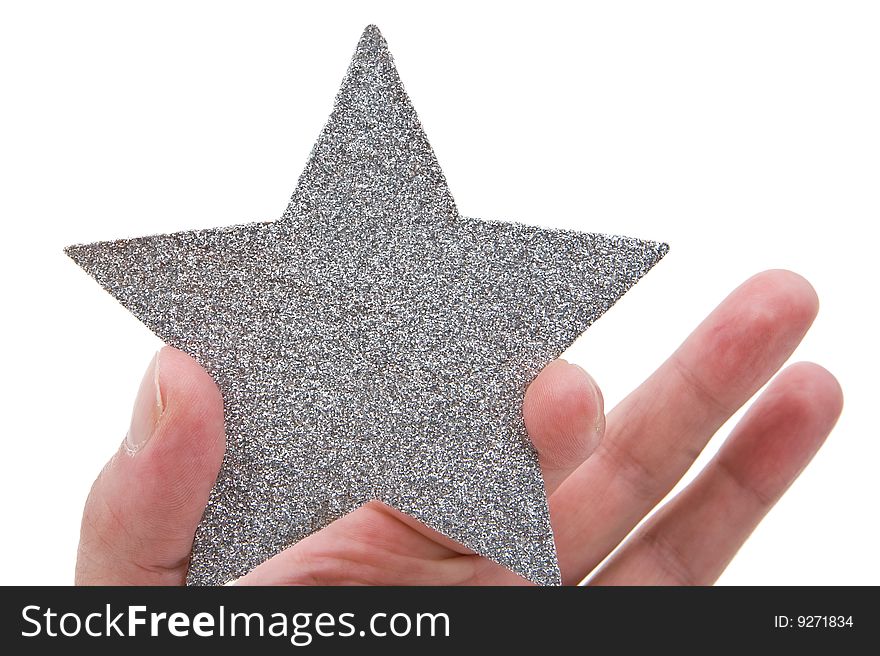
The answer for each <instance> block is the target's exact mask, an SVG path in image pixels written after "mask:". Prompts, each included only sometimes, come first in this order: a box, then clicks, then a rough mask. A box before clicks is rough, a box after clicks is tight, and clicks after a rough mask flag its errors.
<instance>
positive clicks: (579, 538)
mask: <svg viewBox="0 0 880 656" xmlns="http://www.w3.org/2000/svg"><path fill="white" fill-rule="evenodd" d="M817 310H818V299H817V298H816V294H815V292H814V291H813V288H812V287H811V286H810V285H809V283H808V282H807V281H805V280H804V279H803V278H801V277H800V276H797V275H796V274H793V273H790V272H786V271H769V272H766V273H762V274H759V275H757V276H755V277H753V278H751V279H750V280H748V281H747V282H745V283H744V284H743V285H742V286H740V287H739V288H738V289H736V290H735V291H734V292H733V293H732V294H731V295H730V296H729V297H728V298H727V299H726V300H724V302H722V303H721V305H720V306H719V307H718V308H717V309H716V310H715V311H714V312H713V313H712V314H711V315H709V317H708V318H707V319H706V320H705V321H704V322H703V323H702V324H701V325H700V326H699V327H698V328H697V329H696V330H695V331H694V332H693V334H691V336H690V337H688V339H687V340H686V341H685V342H684V343H683V344H682V345H681V346H680V347H679V349H678V350H677V351H676V352H675V353H673V354H672V356H671V357H670V358H669V359H668V360H667V361H666V362H665V363H664V364H663V365H661V367H660V368H659V369H658V370H657V371H656V372H654V374H653V375H652V376H651V377H649V378H648V379H647V380H646V381H645V382H644V383H642V384H641V385H640V386H639V387H638V388H637V389H636V390H635V391H634V392H632V393H631V394H630V395H629V396H628V397H626V398H625V399H624V400H623V401H622V402H621V403H620V404H619V405H618V406H617V407H616V408H614V410H612V411H611V412H610V413H609V414H608V415H607V418H606V416H605V413H604V408H603V402H602V397H601V394H600V393H599V389H598V387H597V386H596V384H595V383H594V382H593V380H592V379H591V378H590V377H589V376H588V375H587V374H586V372H584V371H583V370H582V369H580V368H579V367H576V366H574V365H571V364H568V363H566V362H564V361H562V360H558V361H556V362H553V363H551V364H550V365H549V366H547V367H546V368H545V369H544V371H542V372H541V374H540V375H539V376H538V377H537V378H536V379H535V381H534V382H533V383H532V385H531V386H530V387H529V389H528V392H527V393H526V397H525V402H524V407H523V413H524V416H525V423H526V427H527V428H528V431H529V435H530V436H531V439H532V442H533V443H534V445H535V447H536V448H537V451H538V454H539V457H540V461H541V467H542V470H543V473H544V480H545V483H546V487H547V494H548V497H549V501H550V512H551V518H552V523H553V529H554V532H555V536H556V544H557V548H558V552H559V561H560V566H561V568H562V574H563V579H564V581H565V582H566V583H568V584H576V583H578V582H580V581H581V580H583V579H584V578H585V577H587V576H589V575H591V574H592V578H591V582H592V583H598V584H708V583H712V582H713V581H715V579H717V578H718V576H719V575H720V574H721V572H722V571H723V570H724V568H725V567H726V566H727V564H728V563H729V562H730V560H731V558H733V556H734V554H735V553H736V551H737V550H738V549H739V547H740V545H742V543H743V542H744V541H745V539H746V538H747V537H748V536H749V534H750V533H751V532H752V530H753V529H754V528H755V526H756V525H757V524H758V522H760V521H761V519H762V518H763V517H764V515H765V514H766V513H767V511H768V510H769V509H770V508H771V507H772V506H773V504H774V503H776V501H777V500H778V499H779V498H780V496H782V494H783V493H784V492H785V490H786V489H787V488H788V486H789V485H790V484H791V482H792V481H793V480H794V479H795V478H796V477H797V476H798V474H799V473H800V472H801V470H802V469H803V468H804V467H805V466H806V465H807V463H808V462H809V461H810V459H811V458H812V456H813V454H815V453H816V451H817V450H818V448H819V447H820V446H821V444H822V442H823V441H824V439H825V437H826V436H827V435H828V433H829V432H830V431H831V429H832V427H833V426H834V423H835V421H836V420H837V417H838V415H839V414H840V411H841V407H842V404H843V399H842V395H841V391H840V387H839V386H838V384H837V381H836V380H835V379H834V377H833V376H832V375H831V374H829V373H828V372H827V371H826V370H824V369H822V368H821V367H819V366H818V365H815V364H808V363H800V364H795V365H792V366H790V367H788V368H787V369H785V370H784V371H783V372H782V373H780V374H779V375H778V376H777V377H776V379H775V380H774V381H773V382H772V383H771V384H770V385H769V386H768V388H767V389H766V390H765V391H764V392H763V393H762V394H761V396H760V397H759V398H758V399H757V401H756V402H755V403H754V404H753V405H752V407H751V409H750V410H749V411H748V413H747V414H746V415H745V416H744V417H743V419H742V420H741V421H740V422H739V424H738V425H737V426H736V428H735V429H734V430H733V432H732V434H731V435H730V436H729V437H728V438H727V441H726V442H725V443H724V444H723V446H722V447H721V449H720V450H719V452H718V453H717V454H716V455H715V457H714V458H713V459H712V460H711V461H710V462H709V464H708V465H706V467H705V468H704V469H703V470H702V471H701V472H700V473H699V474H698V476H697V477H696V478H695V479H694V480H693V482H692V483H690V484H689V485H688V486H687V487H686V488H685V489H684V490H683V491H682V492H681V493H680V494H679V495H678V496H676V497H675V498H674V499H672V500H671V501H669V502H668V503H666V504H665V505H664V506H663V507H662V508H661V509H660V510H659V511H658V512H657V513H656V514H654V515H653V516H652V517H651V519H650V520H649V521H647V522H646V523H645V524H644V525H642V526H641V527H640V528H639V529H638V530H637V531H635V532H634V533H632V534H631V532H632V529H633V528H634V527H635V526H636V525H637V524H638V523H639V522H640V520H641V519H642V518H643V517H644V516H645V515H646V514H647V513H648V512H649V511H651V510H652V509H653V508H654V507H655V506H656V505H657V504H658V503H659V502H660V501H661V500H662V499H663V498H664V497H665V496H666V494H667V493H668V492H669V490H670V489H672V487H673V486H674V485H675V484H676V482H677V481H678V480H679V479H680V478H681V476H682V475H683V474H684V473H685V471H686V470H687V469H688V468H689V467H690V465H691V464H692V463H693V461H694V459H695V458H696V457H697V455H698V454H699V452H700V451H701V450H702V449H703V447H704V446H705V444H706V442H707V441H708V440H709V438H710V437H712V435H713V434H714V433H715V432H716V431H717V430H718V428H719V427H720V426H721V425H722V424H723V423H724V422H725V421H726V420H727V419H728V418H729V417H730V416H731V415H732V414H733V413H734V412H735V411H736V410H737V408H739V407H740V406H741V405H743V404H744V403H745V402H746V401H748V400H749V398H750V397H751V396H752V395H753V394H755V392H756V391H757V390H758V389H759V388H760V387H762V386H763V385H764V383H766V382H767V381H768V380H769V379H770V378H771V377H772V376H773V375H774V374H775V373H776V371H777V370H778V369H779V367H780V366H781V365H782V363H783V362H785V360H786V359H787V358H788V357H789V355H791V353H792V351H794V349H795V347H796V346H797V345H798V343H799V342H800V341H801V339H802V338H803V336H804V334H805V333H806V331H807V329H808V328H809V326H810V324H811V323H812V321H813V319H814V317H815V316H816V312H817ZM223 450H224V435H223V404H222V400H221V397H220V393H219V391H218V390H217V387H216V386H215V385H214V383H213V381H212V380H211V379H210V377H209V376H208V374H207V373H205V371H204V370H203V369H201V367H199V365H198V364H196V363H195V361H193V360H192V359H191V358H189V356H187V355H185V354H183V353H182V352H180V351H177V350H174V349H172V348H167V347H166V348H165V349H163V350H162V351H161V352H160V353H159V354H158V355H157V356H156V359H155V360H154V362H153V365H152V366H151V367H150V369H149V370H148V372H147V375H146V376H145V378H144V381H143V383H142V384H141V389H140V391H139V393H138V398H137V401H136V404H135V409H134V413H133V417H132V424H131V428H130V430H129V434H128V436H127V438H126V440H125V442H124V443H123V446H122V447H120V450H119V452H118V453H117V454H116V455H115V456H114V457H113V458H112V459H111V460H110V462H109V463H108V464H107V465H106V466H105V467H104V469H103V471H102V472H101V474H100V475H99V476H98V479H97V480H96V481H95V483H94V485H93V486H92V490H91V493H90V494H89V498H88V501H87V502H86V506H85V512H84V514H83V522H82V532H81V537H80V545H79V552H78V557H77V564H76V582H77V583H80V584H139V585H181V584H183V583H184V581H185V579H186V571H187V566H188V562H189V553H190V549H191V547H192V540H193V535H194V533H195V529H196V525H197V524H198V522H199V520H200V518H201V516H202V511H203V510H204V507H205V504H206V502H207V500H208V494H209V492H210V489H211V487H212V485H213V483H214V480H215V478H216V476H217V472H218V471H219V468H220V463H221V461H222V459H223ZM618 546H620V549H619V550H618V551H617V553H616V554H615V555H614V557H613V558H612V559H610V560H609V561H608V562H606V563H605V564H603V565H602V566H601V567H600V568H599V569H598V570H596V567H597V566H598V564H599V563H600V562H602V561H603V560H604V559H605V557H606V556H607V555H608V554H609V553H611V551H613V550H614V549H616V548H617V547H618ZM237 583H238V584H264V585H266V584H324V585H332V584H351V583H363V584H370V585H407V584H431V585H457V584H506V583H511V584H517V583H525V581H524V580H523V579H522V578H520V577H518V576H517V575H515V574H513V573H512V572H510V571H508V570H506V569H505V568H503V567H501V566H500V565H497V564H495V563H493V562H491V561H489V560H486V559H484V558H481V557H479V556H476V555H474V554H472V553H470V552H468V551H467V550H466V549H464V548H463V547H461V546H460V545H458V544H456V543H454V542H452V541H450V540H449V539H447V538H445V537H444V536H442V535H440V534H438V533H436V532H435V531H433V530H432V529H429V528H427V527H426V526H424V525H422V524H420V523H418V522H417V521H415V520H414V519H411V518H409V517H407V516H405V515H403V514H401V513H399V512H397V511H395V510H393V509H391V508H389V507H387V506H384V505H382V504H380V503H378V502H370V503H368V504H366V505H365V506H362V507H361V508H359V509H358V510H356V511H354V512H352V513H350V514H348V515H346V516H345V517H343V518H341V519H339V520H337V521H335V522H333V523H332V524H330V525H329V526H327V527H326V528H324V529H323V530H321V531H319V532H317V533H315V534H313V535H311V536H310V537H308V538H306V539H304V540H302V541H301V542H299V543H297V544H295V545H294V546H292V547H290V548H289V549H287V550H285V551H284V552H282V553H280V554H278V555H277V556H275V557H274V558H272V559H270V560H268V561H266V562H265V563H263V564H262V565H260V566H258V567H257V568H256V569H254V570H253V571H252V572H250V573H249V574H247V575H246V576H244V577H242V578H241V579H239V580H238V582H237Z"/></svg>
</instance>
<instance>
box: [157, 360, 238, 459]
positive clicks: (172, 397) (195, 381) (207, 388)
mask: <svg viewBox="0 0 880 656" xmlns="http://www.w3.org/2000/svg"><path fill="white" fill-rule="evenodd" d="M157 363H158V378H157V381H158V385H159V390H160V394H161V398H162V404H163V406H164V412H163V413H162V417H161V420H160V424H159V427H158V430H159V432H162V433H168V432H169V431H168V428H173V431H172V432H173V434H174V436H175V437H177V438H178V439H180V440H195V441H196V442H197V443H198V445H199V446H200V447H202V448H205V447H209V446H211V445H212V444H213V443H215V442H217V441H218V437H222V436H223V432H224V431H223V397H222V395H221V393H220V389H219V388H218V387H217V384H216V383H215V382H214V380H213V379H212V378H211V376H210V375H209V374H208V372H207V371H205V369H204V368H203V367H202V366H201V365H200V364H199V363H198V362H196V361H195V360H194V359H193V358H192V357H191V356H189V355H187V354H186V353H184V352H183V351H180V350H178V349H176V348H173V347H171V346H165V347H164V348H162V350H160V351H159V353H158V355H157ZM220 441H221V442H222V440H220ZM221 455H222V452H221Z"/></svg>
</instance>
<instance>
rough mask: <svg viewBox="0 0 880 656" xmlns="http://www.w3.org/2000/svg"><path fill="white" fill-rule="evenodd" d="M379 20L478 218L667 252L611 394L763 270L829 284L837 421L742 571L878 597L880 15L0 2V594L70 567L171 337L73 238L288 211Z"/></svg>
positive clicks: (622, 330)
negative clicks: (164, 341) (4, 587)
mask: <svg viewBox="0 0 880 656" xmlns="http://www.w3.org/2000/svg"><path fill="white" fill-rule="evenodd" d="M316 7H319V8H316ZM368 23H376V24H378V25H379V27H380V28H381V29H382V31H383V34H384V35H385V37H386V38H387V40H388V42H389V44H390V47H391V51H392V53H393V54H394V56H395V59H396V62H397V65H398V68H399V70H400V73H401V76H402V78H403V81H404V84H405V85H406V88H407V90H408V92H409V95H410V97H411V99H412V101H413V103H414V105H415V107H416V110H417V111H418V112H419V115H420V117H421V119H422V122H423V124H424V126H425V129H426V131H427V134H428V137H429V138H430V140H431V143H432V144H433V146H434V148H435V151H436V153H437V156H438V158H439V160H440V163H441V165H442V166H443V168H444V170H445V173H446V177H447V179H448V180H449V183H450V186H451V188H452V191H453V193H454V195H455V198H456V201H457V203H458V206H459V208H460V210H461V211H462V213H463V214H466V215H469V216H477V217H483V218H497V219H513V220H519V221H522V222H526V223H532V224H537V225H541V226H547V227H560V228H563V227H564V228H574V229H582V230H590V231H596V232H609V233H621V234H627V235H632V236H638V237H644V238H653V239H658V240H663V241H667V242H668V243H670V244H671V246H672V250H671V252H670V254H669V255H668V256H667V257H666V259H665V260H664V261H663V262H662V263H661V264H660V265H658V266H657V267H656V268H655V269H654V270H653V271H652V272H651V273H650V274H649V275H648V276H647V278H646V279H645V280H644V281H643V282H641V283H639V284H638V285H637V286H636V287H635V288H634V289H633V290H632V291H631V292H629V293H628V294H627V295H626V296H625V297H624V299H623V300H622V301H621V302H620V303H619V304H618V305H617V306H615V307H614V308H613V309H612V310H611V311H610V312H608V314H607V315H606V316H605V317H603V318H602V319H601V320H600V321H599V322H598V323H597V324H596V325H595V326H594V327H593V328H591V329H590V330H589V331H588V332H587V333H586V335H585V336H583V337H582V338H581V339H580V340H579V341H578V342H577V344H576V345H575V347H574V348H573V350H572V353H571V359H573V360H575V361H577V362H578V363H580V364H582V365H583V366H584V367H586V368H587V369H588V370H590V371H591V373H592V374H593V375H594V376H595V378H596V379H597V380H598V381H599V383H600V385H601V386H602V387H603V388H604V391H605V396H606V401H607V404H608V406H609V407H610V406H612V405H613V404H614V403H615V402H616V401H618V400H620V399H621V398H622V397H623V395H624V394H625V393H626V392H627V391H628V390H629V389H631V388H632V387H633V386H635V385H636V384H637V383H638V382H639V381H640V380H641V379H643V378H644V377H645V376H646V375H647V374H648V373H649V372H650V371H651V370H652V369H653V368H654V367H655V366H656V365H658V364H659V363H660V362H661V361H662V360H663V359H664V358H665V357H666V355H668V354H669V353H670V352H671V351H672V349H673V348H674V347H675V346H676V345H677V344H678V343H679V342H680V341H681V339H683V338H684V337H685V335H686V334H687V333H688V332H689V331H690V330H691V329H692V328H693V327H694V326H695V325H696V324H697V323H698V321H699V320H700V319H701V318H702V317H703V316H704V315H706V314H707V313H708V312H709V311H710V310H711V309H712V308H713V307H714V306H715V304H716V303H717V302H718V301H720V300H721V299H722V298H723V297H724V295H726V294H727V293H728V292H729V291H730V290H731V289H732V288H733V287H734V286H736V285H737V284H738V283H740V282H741V281H743V280H744V279H745V278H747V277H748V276H749V275H751V274H753V273H755V272H758V271H760V270H763V269H766V268H774V267H785V268H791V269H794V270H796V271H798V272H800V273H802V274H803V275H805V276H806V277H807V278H808V279H809V280H811V281H812V283H813V284H814V285H815V287H816V289H817V290H818V292H819V295H820V297H821V299H822V310H821V312H820V315H819V318H818V320H817V321H816V323H815V325H814V328H813V330H812V331H811V333H810V334H809V335H808V337H807V338H806V339H805V341H804V342H803V344H802V346H801V347H800V348H799V349H798V351H797V353H796V354H795V357H794V359H796V360H814V361H817V362H820V363H822V364H823V365H825V366H826V367H827V368H829V369H830V370H831V371H832V372H834V373H835V374H836V375H837V376H838V378H839V380H840V381H841V384H842V386H843V388H844V393H845V397H846V407H845V410H844V414H843V417H842V419H841V421H840V423H839V424H838V427H837V429H836V430H835V432H834V433H833V434H832V436H831V438H830V439H829V441H828V443H827V444H826V446H825V447H824V448H823V450H822V451H821V452H820V454H819V455H818V456H817V457H816V459H815V461H814V462H813V464H812V465H811V466H810V467H809V469H808V470H807V471H806V472H805V473H804V474H803V476H802V477H801V478H800V480H799V481H798V482H797V483H796V484H795V485H794V486H793V488H792V489H791V491H790V492H789V494H788V495H787V496H786V497H785V499H783V501H782V502H781V503H779V505H778V506H777V507H776V508H775V509H774V510H773V511H772V512H771V514H770V515H769V516H768V518H767V519H766V520H765V522H764V523H763V524H762V525H761V527H760V528H759V529H758V530H757V531H756V532H755V534H754V535H753V537H752V538H751V540H750V541H749V542H748V543H747V544H746V546H745V547H744V548H743V549H742V551H741V552H740V554H739V555H738V556H737V558H736V559H735V560H734V562H733V564H732V565H731V567H730V568H729V569H728V571H727V572H726V573H725V575H724V576H723V577H722V579H721V582H722V583H727V584H746V583H769V584H784V583H793V584H808V583H820V584H831V583H842V584H859V583H873V584H880V570H878V565H877V554H878V553H880V529H878V522H877V517H878V510H877V503H878V500H880V499H878V475H877V469H876V468H877V462H878V459H880V444H878V438H880V434H878V433H880V432H878V430H877V419H876V415H875V414H874V412H875V411H876V409H877V405H876V403H877V399H876V397H875V394H877V392H878V389H877V383H876V376H877V371H878V367H880V360H878V352H877V346H876V340H875V338H876V332H877V326H878V318H880V317H878V311H877V302H876V301H877V284H876V283H877V280H878V276H877V273H876V271H877V266H878V264H877V256H878V254H880V246H878V241H877V236H878V231H877V220H878V215H880V212H878V210H880V185H878V182H880V75H878V73H880V37H878V35H880V16H878V9H877V5H876V4H875V3H870V2H865V3H857V2H826V3H816V2H805V1H798V2H743V1H740V2H736V3H733V2H730V3H723V4H721V3H707V2H663V3H657V2H639V3H637V2H615V3H601V4H598V3H597V4H595V5H593V4H586V3H578V4H577V5H575V4H574V3H573V4H572V5H571V6H568V5H564V4H554V3H550V2H542V3H535V4H534V5H531V6H526V7H518V6H516V5H515V4H513V3H510V2H505V3H498V4H490V3H475V2H468V3H461V4H457V3H454V2H444V3H442V4H441V3H436V4H435V5H433V6H430V7H428V6H423V5H421V4H417V3H403V2H401V3H377V2H352V3H332V2H327V3H292V2H287V3H268V2H248V3H244V2H241V3H236V4H228V3H222V2H210V3H198V4H197V3H180V4H178V3H176V2H175V3H166V2H151V3H142V4H140V5H138V6H134V5H133V4H130V3H115V2H106V3H96V2H76V3H62V2H58V3H46V2H28V3H25V2H21V3H4V4H3V5H2V9H0V217H2V221H3V223H2V232H0V248H2V253H0V274H2V285H3V287H2V289H3V296H2V302H3V305H2V308H3V309H2V321H0V331H2V343H3V358H2V369H0V371H2V376H0V392H2V394H0V398H2V436H3V456H2V461H0V462H2V468H3V474H2V476H0V504H2V505H0V508H2V510H0V512H2V517H0V518H2V528H0V535H2V540H0V582H2V583H23V584H24V583H67V582H70V581H71V580H72V571H73V565H74V558H75V551H76V543H77V534H78V526H79V519H80V512H81V508H82V504H83V501H84V499H85V496H86V493H87V491H88V487H89V485H90V483H91V481H92V479H93V478H94V476H95V475H96V474H97V473H98V471H99V469H100V468H101V466H102V465H103V463H104V461H105V460H106V459H107V458H108V457H109V456H110V455H111V453H112V452H113V451H114V449H116V447H117V444H118V443H119V441H120V440H121V439H122V437H123V435H124V433H125V431H126V428H127V425H128V419H129V412H130V404H131V401H132V399H133V396H134V392H135V390H136V388H137V385H138V382H139V381H140V378H141V375H142V372H143V369H144V368H145V367H146V366H147V364H148V362H149V360H150V358H151V356H152V354H153V352H154V351H155V350H156V349H157V348H158V347H159V346H160V343H159V341H158V339H157V338H156V337H154V336H153V335H152V334H151V333H150V332H149V331H148V330H147V329H146V328H145V327H143V326H142V325H141V324H139V323H138V321H137V320H135V319H134V318H133V317H132V316H130V315H129V314H128V313H127V312H126V311H125V310H123V309H122V308H121V306H119V305H117V304H116V303H115V302H114V301H113V300H112V299H111V297H110V296H109V295H107V294H106V293H104V292H103V291H102V290H101V289H100V288H99V287H98V286H97V285H96V284H95V283H94V282H93V281H92V280H91V279H90V278H88V277H87V276H86V275H85V273H83V272H82V271H80V270H79V269H78V268H77V267H76V266H75V265H74V264H73V263H72V262H71V261H69V260H67V258H66V257H65V256H64V255H63V254H62V252H61V249H62V247H63V246H64V245H66V244H70V243H77V242H79V243H81V242H88V241H93V240H100V239H111V238H118V237H128V236H138V235H143V234H152V233H158V232H171V231H176V230H183V229H188V228H197V227H213V226H220V225H228V224H236V223H244V222H248V221H252V220H265V219H272V218H277V217H278V216H280V214H281V212H282V211H283V209H284V207H285V206H286V203H287V200H288V198H289V196H290V194H291V193H292V191H293V188H294V185H295V182H296V179H297V177H298V176H299V174H300V172H301V169H302V167H303V165H304V164H305V161H306V157H307V156H308V154H309V150H310V148H311V146H312V143H313V142H314V140H315V138H316V137H317V135H318V132H319V131H320V129H321V127H322V126H323V124H324V121H325V120H326V118H327V116H328V114H329V111H330V108H331V104H332V100H333V97H334V95H335V93H336V90H337V87H338V85H339V82H340V81H341V79H342V76H343V74H344V72H345V69H346V66H347V64H348V61H349V58H350V56H351V54H352V52H353V49H354V46H355V44H356V42H357V39H358V37H359V36H360V33H361V31H362V29H363V28H364V26H366V25H367V24H368ZM725 432H726V430H723V431H722V434H719V435H718V436H717V437H716V439H714V440H713V441H712V442H711V443H710V445H709V447H708V448H707V450H706V454H709V453H711V452H713V451H714V450H715V449H716V448H717V447H718V444H719V442H720V440H721V439H722V438H723V433H725ZM706 454H704V458H701V460H700V462H703V461H704V459H705V455H706ZM698 464H699V463H698ZM691 473H693V472H691ZM586 502H589V500H586Z"/></svg>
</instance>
